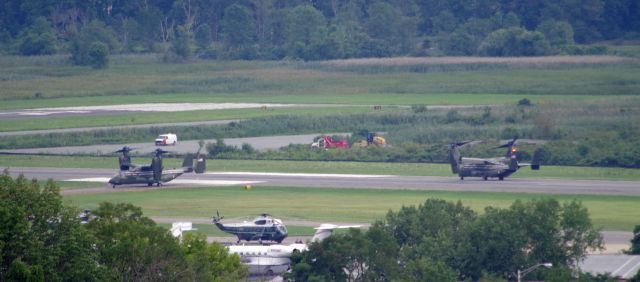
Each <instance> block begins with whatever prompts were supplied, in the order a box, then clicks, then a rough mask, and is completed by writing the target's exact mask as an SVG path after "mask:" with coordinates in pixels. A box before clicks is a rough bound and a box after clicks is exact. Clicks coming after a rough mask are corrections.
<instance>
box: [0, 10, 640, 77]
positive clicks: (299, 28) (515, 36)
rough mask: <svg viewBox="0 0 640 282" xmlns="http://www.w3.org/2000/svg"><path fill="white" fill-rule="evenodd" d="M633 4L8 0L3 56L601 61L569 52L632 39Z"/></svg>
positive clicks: (95, 60) (638, 21) (0, 45)
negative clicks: (550, 57)
mask: <svg viewBox="0 0 640 282" xmlns="http://www.w3.org/2000/svg"><path fill="white" fill-rule="evenodd" d="M639 31H640V4H639V3H638V2H637V1H634V0H607V1H604V0H586V1H572V0H559V1H551V0H543V1H516V0H482V1H460V0H425V1H417V0H345V1H338V0H326V1H316V0H155V1H148V0H131V1H129V0H106V1H98V0H92V1H54V0H6V1H2V4H0V49H1V50H2V51H3V52H4V53H10V54H20V55H44V54H54V53H72V55H73V58H72V60H73V62H74V63H76V64H95V65H97V66H98V67H100V66H101V64H106V62H105V61H106V59H104V58H106V55H107V54H109V53H111V54H113V53H144V52H159V53H163V54H165V55H164V58H165V59H166V60H169V61H174V60H184V59H189V58H193V57H199V58H208V59H215V58H220V59H245V60H252V59H275V60H277V59H283V58H293V59H304V60H325V59H339V58H361V57H388V56H407V55H409V56H425V55H427V56H429V55H488V56H532V55H533V56H535V55H547V54H555V53H568V54H581V53H597V52H603V49H601V48H587V47H577V46H576V45H575V43H579V44H584V43H593V42H596V41H599V40H612V39H634V38H638V36H639Z"/></svg>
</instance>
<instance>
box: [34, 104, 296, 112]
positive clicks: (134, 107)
mask: <svg viewBox="0 0 640 282" xmlns="http://www.w3.org/2000/svg"><path fill="white" fill-rule="evenodd" d="M292 106H295V104H269V103H148V104H125V105H108V106H85V107H59V108H38V109H31V110H30V111H58V112H65V111H135V112H180V111H197V110H223V109H249V108H262V107H268V108H282V107H292Z"/></svg>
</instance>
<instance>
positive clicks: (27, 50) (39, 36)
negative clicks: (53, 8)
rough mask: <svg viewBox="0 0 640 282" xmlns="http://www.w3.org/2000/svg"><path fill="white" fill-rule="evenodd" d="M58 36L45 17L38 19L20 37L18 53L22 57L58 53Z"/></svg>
mask: <svg viewBox="0 0 640 282" xmlns="http://www.w3.org/2000/svg"><path fill="white" fill-rule="evenodd" d="M56 41H57V39H56V35H55V32H54V30H53V28H51V25H50V24H49V22H48V21H47V19H45V18H44V17H38V18H36V19H35V21H34V23H33V24H32V25H31V26H29V27H28V28H25V29H23V32H22V34H21V35H20V36H18V52H19V53H20V54H21V55H26V56H32V55H49V54H53V53H55V52H56V49H57V46H56Z"/></svg>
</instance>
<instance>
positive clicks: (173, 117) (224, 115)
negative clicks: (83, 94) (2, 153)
mask: <svg viewBox="0 0 640 282" xmlns="http://www.w3.org/2000/svg"><path fill="white" fill-rule="evenodd" d="M370 111H372V110H371V108H369V107H353V106H351V107H322V108H315V107H313V108H268V109H266V110H263V109H233V110H205V111H185V112H168V113H167V112H163V113H131V114H118V115H104V116H85V117H82V118H78V117H51V118H46V122H43V121H45V119H43V118H30V119H10V120H4V121H3V122H2V123H0V131H20V130H38V129H54V128H77V127H95V126H113V125H135V124H154V123H172V122H188V121H209V120H227V119H248V118H255V117H263V116H271V115H301V114H304V115H314V114H339V113H350V114H351V113H362V112H370Z"/></svg>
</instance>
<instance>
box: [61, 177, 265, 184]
mask: <svg viewBox="0 0 640 282" xmlns="http://www.w3.org/2000/svg"><path fill="white" fill-rule="evenodd" d="M64 181H73V182H102V183H105V184H106V183H107V182H108V181H109V178H108V177H89V178H74V179H67V180H64ZM262 182H263V181H239V180H201V179H175V180H172V181H171V182H168V183H167V185H171V184H196V185H212V186H234V185H246V184H256V183H262Z"/></svg>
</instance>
